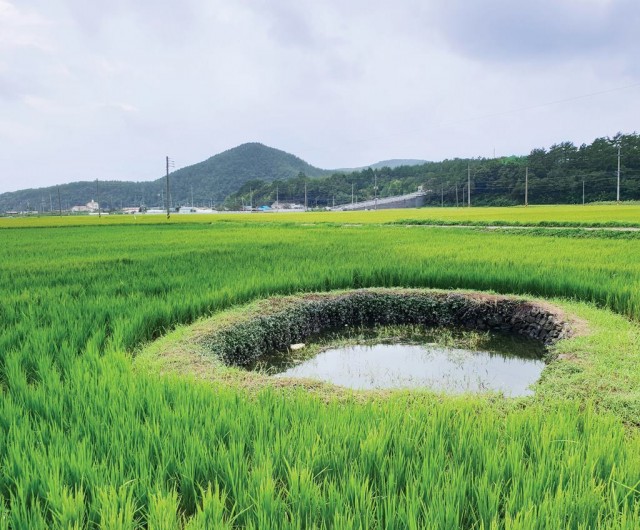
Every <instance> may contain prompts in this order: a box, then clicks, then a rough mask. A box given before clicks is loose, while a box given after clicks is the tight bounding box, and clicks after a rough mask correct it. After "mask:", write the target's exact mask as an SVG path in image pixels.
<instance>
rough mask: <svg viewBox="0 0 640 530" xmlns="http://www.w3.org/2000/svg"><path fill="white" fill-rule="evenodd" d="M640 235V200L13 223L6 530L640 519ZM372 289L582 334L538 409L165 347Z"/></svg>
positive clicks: (550, 378) (3, 496)
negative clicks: (509, 302) (508, 307)
mask: <svg viewBox="0 0 640 530" xmlns="http://www.w3.org/2000/svg"><path fill="white" fill-rule="evenodd" d="M407 220H408V221H407ZM425 220H427V221H438V222H439V221H443V220H449V221H456V222H460V223H463V224H466V223H468V222H473V221H478V222H486V223H488V224H492V223H494V222H495V221H504V222H505V223H506V224H509V225H511V224H513V225H514V226H515V225H517V224H521V225H531V226H538V227H540V226H544V224H548V223H549V222H553V223H557V224H559V225H562V224H564V225H567V226H569V227H571V226H575V227H581V226H582V227H584V226H586V225H595V226H599V228H600V229H599V230H597V231H592V232H586V231H585V230H582V229H581V228H571V229H567V230H554V231H550V230H549V231H545V230H543V229H533V230H531V231H528V230H527V231H525V230H519V231H513V230H504V231H495V230H488V229H485V228H482V227H476V228H461V227H457V228H442V227H430V226H415V225H419V224H421V222H423V221H425ZM399 221H402V222H403V223H399ZM410 221H416V222H415V223H413V222H410ZM541 223H542V224H541ZM638 223H640V207H639V206H633V205H627V206H615V205H604V206H589V207H575V206H574V207H544V208H543V207H529V208H526V209H525V208H505V209H498V208H492V209H480V208H478V209H473V208H472V209H469V210H468V211H467V210H465V209H435V208H434V209H424V210H396V211H378V212H353V213H307V214H282V215H280V214H272V215H258V214H251V215H220V216H186V215H185V216H177V215H176V216H172V218H171V220H169V221H167V220H166V219H164V218H162V217H161V216H156V217H152V216H148V217H147V216H143V215H139V216H136V217H135V218H134V217H133V216H131V217H124V216H109V217H102V218H97V217H74V218H68V217H62V218H41V219H37V218H30V219H0V227H1V228H2V229H0V242H1V244H0V294H1V300H0V389H1V392H2V400H1V401H0V500H1V502H0V528H123V529H124V528H150V529H174V528H175V529H178V528H190V529H194V528H213V529H216V528H256V529H257V528H260V529H268V528H274V529H275V528H292V529H298V528H300V529H302V528H318V529H320V528H339V529H342V528H345V529H351V528H353V529H370V528H416V529H417V528H449V529H456V528H468V529H502V528H504V529H535V528H540V529H542V528H574V529H587V528H625V529H636V528H638V527H640V431H639V428H640V327H639V325H638V320H639V319H640V235H639V234H637V233H636V232H628V233H625V234H624V237H621V236H620V234H619V233H618V232H615V231H613V230H609V229H607V227H609V226H622V225H625V226H630V227H633V226H635V225H636V224H638ZM375 286H379V287H385V286H386V287H393V286H398V287H429V288H438V289H463V290H480V291H491V292H496V293H504V294H520V295H525V296H531V297H536V298H545V299H552V301H553V303H555V304H558V305H559V306H560V307H561V308H562V309H563V310H565V311H567V312H568V313H571V314H573V315H576V318H577V319H578V320H579V321H580V322H582V323H583V325H582V327H583V329H582V332H581V333H580V334H579V336H577V337H576V338H574V339H570V340H567V341H563V342H562V343H560V344H559V345H558V347H557V351H555V352H554V353H555V354H556V355H557V356H559V359H558V360H556V361H554V362H552V363H550V364H549V365H548V366H547V368H546V369H545V371H544V372H543V376H542V379H541V381H540V383H539V385H538V386H537V387H536V392H535V394H534V396H533V397H528V398H520V399H506V398H503V397H501V396H500V395H493V394H492V395H484V396H476V395H463V396H457V397H451V396H444V395H439V394H434V393H430V392H428V391H413V392H408V391H396V392H384V393H380V392H378V393H375V392H372V393H367V392H346V391H337V390H335V391H334V390H332V389H331V388H330V387H328V386H321V387H319V388H317V389H310V388H308V387H306V386H305V385H282V384H279V385H276V384H269V383H268V382H267V383H264V382H263V383H261V384H256V385H252V384H247V382H246V378H245V379H242V378H240V377H239V376H236V375H234V373H235V372H233V369H228V371H227V372H224V374H223V375H224V376H218V375H219V374H218V375H216V373H213V372H211V369H210V368H209V367H203V366H202V365H201V364H198V363H196V362H193V360H192V359H191V360H190V359H188V355H187V356H186V357H185V358H184V363H183V366H181V367H178V368H177V369H176V367H175V362H176V358H177V359H178V361H179V360H180V357H179V356H177V357H174V358H173V359H172V360H171V362H172V363H173V364H172V365H171V366H169V364H168V363H166V362H164V361H163V359H161V358H158V356H157V351H158V350H157V349H156V350H154V348H155V347H156V345H157V344H162V343H163V341H168V340H170V338H171V337H172V336H175V335H176V334H177V335H180V334H182V335H184V334H185V333H186V332H185V331H184V330H185V329H188V328H186V327H184V326H187V325H188V324H190V323H193V322H196V321H198V319H201V318H207V317H211V316H215V315H217V314H219V313H220V312H223V311H233V310H234V308H236V307H237V306H238V305H239V304H244V303H250V302H252V301H255V300H259V299H262V298H265V297H268V296H272V295H283V294H291V293H298V292H314V291H328V290H334V289H348V288H353V287H375ZM172 330H175V331H172ZM157 339H159V340H158V341H157V342H154V341H156V340H157ZM214 372H215V370H214ZM212 374H213V375H212Z"/></svg>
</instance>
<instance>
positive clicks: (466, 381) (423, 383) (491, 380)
mask: <svg viewBox="0 0 640 530" xmlns="http://www.w3.org/2000/svg"><path fill="white" fill-rule="evenodd" d="M487 346H490V347H489V348H487ZM543 351H544V350H543V347H542V346H541V345H539V344H538V343H534V342H533V341H528V340H525V339H521V338H519V337H515V338H509V339H508V340H507V341H506V342H505V340H504V339H502V340H498V341H495V340H494V341H492V343H491V344H488V345H487V344H485V345H484V348H483V349H481V350H480V351H474V350H470V349H463V348H458V347H450V346H442V345H438V344H434V343H429V344H398V343H394V344H370V345H350V346H341V347H335V348H329V349H326V350H324V351H321V352H320V353H318V354H317V355H315V356H313V357H312V358H307V359H304V358H296V355H291V354H289V355H286V356H283V355H282V354H280V355H275V356H271V357H268V358H263V359H261V360H260V367H261V369H263V370H265V369H266V371H267V373H270V374H273V375H274V377H304V378H311V379H315V380H319V381H325V382H329V383H333V384H336V385H340V386H343V387H347V388H353V389H358V390H364V389H386V388H429V389H432V390H435V391H444V392H447V393H452V394H457V393H463V392H485V391H496V392H503V393H504V394H505V395H507V396H526V395H530V394H532V393H533V392H532V390H530V388H529V387H530V385H532V384H533V383H535V382H536V381H537V379H538V378H539V377H540V373H541V372H542V370H543V368H544V366H545V364H544V362H543V361H542V360H541V356H542V352H543ZM293 353H296V352H293Z"/></svg>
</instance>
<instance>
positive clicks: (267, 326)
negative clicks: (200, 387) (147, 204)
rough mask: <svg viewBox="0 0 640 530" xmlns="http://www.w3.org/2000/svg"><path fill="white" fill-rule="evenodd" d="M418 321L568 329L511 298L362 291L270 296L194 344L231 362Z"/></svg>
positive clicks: (513, 329) (554, 315)
mask: <svg viewBox="0 0 640 530" xmlns="http://www.w3.org/2000/svg"><path fill="white" fill-rule="evenodd" d="M390 325H422V326H425V327H458V328H462V329H466V330H480V331H495V332H503V333H517V334H520V335H524V336H526V337H529V338H532V339H535V340H539V341H541V342H543V343H544V344H545V345H551V344H553V343H554V342H556V341H558V340H560V339H562V338H566V337H569V336H571V335H572V334H573V332H572V330H571V327H570V326H569V323H568V322H567V321H566V319H565V317H564V315H563V313H562V312H561V311H560V310H559V309H557V308H555V307H554V306H552V305H550V304H546V303H537V302H534V301H530V300H525V299H522V298H517V297H512V296H500V295H488V294H480V293H464V292H446V291H431V290H420V289H359V290H353V291H343V292H338V293H321V294H318V293H314V294H304V295H299V296H290V297H283V298H272V299H267V300H264V301H262V303H260V304H258V306H257V308H256V310H255V311H251V312H249V313H247V314H246V315H243V317H241V318H240V319H237V320H235V321H232V322H230V323H228V324H226V325H223V326H221V327H219V328H217V329H216V330H215V331H213V332H212V333H211V334H208V335H205V336H204V337H201V338H200V340H199V342H200V343H201V344H202V345H203V346H204V347H205V348H206V350H207V351H209V352H210V353H212V354H214V355H216V356H218V357H219V358H221V359H222V360H223V361H224V362H225V363H226V364H229V365H239V366H242V365H247V364H249V363H251V362H252V361H254V360H255V359H256V358H258V357H259V356H261V355H264V354H268V353H272V352H275V351H286V350H287V348H289V346H290V345H291V344H295V343H299V342H307V341H308V339H309V338H312V337H314V336H318V335H320V334H322V333H325V332H329V331H336V330H340V329H345V328H348V327H375V326H390Z"/></svg>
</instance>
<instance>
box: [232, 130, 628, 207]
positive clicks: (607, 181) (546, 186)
mask: <svg viewBox="0 0 640 530" xmlns="http://www.w3.org/2000/svg"><path fill="white" fill-rule="evenodd" d="M618 145H620V147H621V157H620V158H621V175H622V178H621V185H620V190H621V191H620V196H621V200H639V199H640V136H639V135H637V134H626V135H622V134H618V135H616V136H614V137H613V138H598V139H596V140H594V141H593V142H592V143H591V144H590V145H586V144H583V145H581V146H580V147H576V146H575V145H573V144H572V143H571V142H563V143H560V144H556V145H552V146H551V147H550V148H549V149H534V150H533V151H531V153H530V154H529V155H528V156H522V157H516V156H513V157H505V158H498V159H487V158H480V159H472V160H468V159H461V158H456V159H453V160H444V161H442V162H427V163H425V164H422V165H417V166H401V167H396V168H388V167H386V168H385V167H383V168H379V167H378V168H375V169H372V168H369V169H364V170H361V171H358V172H354V173H351V174H347V175H345V174H342V173H335V174H333V175H331V176H330V177H325V178H322V179H309V178H306V177H305V175H303V174H300V175H298V176H296V177H295V178H292V179H289V180H286V181H280V180H278V181H274V182H271V183H267V182H260V181H251V182H247V183H246V184H245V185H244V186H242V187H241V188H240V190H239V191H238V192H237V193H236V194H234V195H233V196H232V197H230V198H229V199H228V201H227V203H228V204H229V205H230V206H232V207H234V206H237V205H238V204H239V203H240V202H241V201H244V202H245V203H248V201H249V200H250V195H251V194H253V204H254V205H260V204H271V203H272V202H274V201H275V200H276V196H278V198H279V199H280V200H281V201H292V202H296V203H303V202H304V194H305V186H306V189H307V204H308V206H309V207H310V208H315V207H325V206H332V205H333V204H334V202H335V204H337V205H339V204H347V203H350V202H351V199H352V190H353V197H354V199H355V200H367V199H372V198H374V194H375V190H374V187H375V185H376V183H377V186H378V191H377V194H378V197H389V196H393V195H401V194H404V193H411V192H414V191H416V190H417V189H418V187H419V186H422V188H423V189H424V190H425V191H428V192H429V194H428V196H427V203H428V204H431V205H440V204H444V205H445V206H455V205H457V204H460V205H464V204H466V202H467V190H466V188H467V183H468V180H469V173H468V170H469V169H470V171H471V178H470V180H471V200H472V203H473V204H474V205H476V206H477V205H496V206H507V205H516V204H524V195H525V171H526V168H527V167H528V168H529V194H528V200H529V203H530V204H577V203H582V200H583V194H582V191H583V181H584V201H585V202H594V201H611V200H615V199H616V176H617V175H616V173H617V152H618V150H617V146H618ZM352 186H353V188H352Z"/></svg>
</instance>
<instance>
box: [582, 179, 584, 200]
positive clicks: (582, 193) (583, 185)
mask: <svg viewBox="0 0 640 530" xmlns="http://www.w3.org/2000/svg"><path fill="white" fill-rule="evenodd" d="M582 206H584V179H582Z"/></svg>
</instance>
